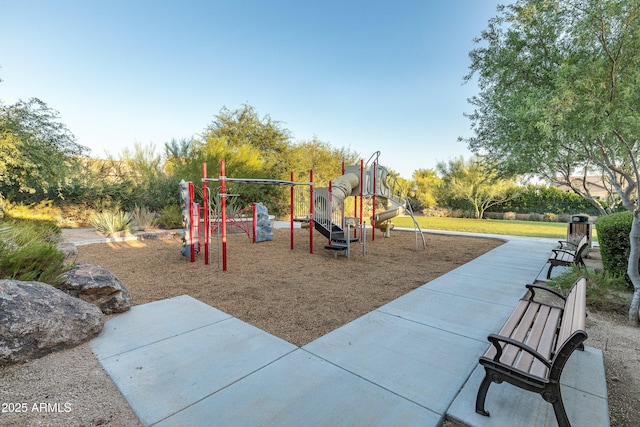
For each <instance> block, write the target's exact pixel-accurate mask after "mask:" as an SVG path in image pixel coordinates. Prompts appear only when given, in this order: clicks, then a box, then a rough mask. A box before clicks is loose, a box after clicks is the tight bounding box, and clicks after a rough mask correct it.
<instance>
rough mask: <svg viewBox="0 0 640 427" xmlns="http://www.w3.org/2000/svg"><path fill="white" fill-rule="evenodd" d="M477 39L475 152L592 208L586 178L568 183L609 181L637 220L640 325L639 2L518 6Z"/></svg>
mask: <svg viewBox="0 0 640 427" xmlns="http://www.w3.org/2000/svg"><path fill="white" fill-rule="evenodd" d="M476 41H477V44H478V47H476V48H475V49H474V50H473V51H472V52H471V53H470V57H471V66H470V73H469V75H468V76H467V79H469V80H470V79H472V78H473V77H477V79H478V83H479V88H480V92H479V93H478V94H477V95H476V96H474V97H473V98H471V99H470V103H471V105H472V106H473V107H474V110H473V112H472V113H471V114H469V115H468V117H469V118H470V120H471V125H472V129H473V130H474V134H475V135H474V136H473V137H471V138H469V139H467V142H468V144H469V146H470V148H471V149H472V150H474V151H475V152H481V153H484V154H486V155H487V156H489V157H490V158H492V159H494V160H495V161H496V162H498V164H500V165H501V166H502V167H504V168H505V169H509V170H511V171H513V172H517V173H537V174H540V175H542V176H545V177H548V178H550V179H551V180H552V181H560V182H561V183H563V184H566V185H570V186H571V187H572V188H573V189H574V190H575V191H577V192H580V193H581V194H582V195H583V196H584V197H585V198H587V199H588V200H590V201H592V203H594V205H596V206H598V205H600V204H599V203H598V201H597V200H596V199H594V198H593V197H591V196H590V194H589V193H588V191H587V190H586V189H585V188H579V185H576V182H577V183H578V184H579V183H580V180H578V181H573V182H572V181H571V180H570V179H567V178H568V177H569V176H570V175H572V174H575V173H576V172H579V173H581V174H582V175H586V174H597V175H601V176H603V177H605V178H606V181H607V183H608V184H609V185H610V186H611V188H612V189H614V190H615V193H616V197H617V199H618V200H619V203H621V204H622V205H624V207H625V208H626V209H628V210H631V211H633V212H634V221H633V225H632V229H631V233H630V246H631V251H630V256H629V263H628V270H627V272H628V274H629V277H630V279H631V282H632V283H633V285H634V288H635V292H634V296H633V299H632V303H631V306H630V309H629V318H630V320H631V321H632V322H633V323H635V324H638V322H639V308H640V273H639V271H638V263H639V261H640V206H639V205H638V195H639V191H640V190H639V188H638V184H639V183H640V168H639V167H638V162H639V161H640V140H639V138H640V110H639V109H638V105H639V104H640V84H639V83H640V2H638V1H637V0H633V1H630V0H519V1H517V2H516V3H515V4H513V5H509V6H501V7H499V8H498V16H497V17H495V18H493V19H491V20H490V21H489V24H488V28H487V29H486V30H485V31H483V32H482V34H481V35H480V37H479V38H478V39H477V40H476ZM600 210H601V212H602V213H606V210H605V209H604V208H603V207H602V206H600Z"/></svg>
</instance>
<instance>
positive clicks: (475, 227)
mask: <svg viewBox="0 0 640 427" xmlns="http://www.w3.org/2000/svg"><path fill="white" fill-rule="evenodd" d="M416 220H417V221H418V224H419V225H420V228H421V229H423V230H447V231H465V232H469V233H486V234H505V235H510V236H528V237H551V238H554V239H555V238H557V239H559V240H564V239H566V238H567V223H566V222H537V221H508V220H492V219H470V218H436V217H427V216H416ZM393 223H394V224H395V225H396V227H403V228H404V227H406V228H413V221H411V218H409V217H396V218H393ZM592 233H593V236H592V238H593V239H594V240H597V237H598V236H597V233H596V230H595V227H593V229H592Z"/></svg>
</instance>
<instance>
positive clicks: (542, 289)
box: [526, 284, 567, 301]
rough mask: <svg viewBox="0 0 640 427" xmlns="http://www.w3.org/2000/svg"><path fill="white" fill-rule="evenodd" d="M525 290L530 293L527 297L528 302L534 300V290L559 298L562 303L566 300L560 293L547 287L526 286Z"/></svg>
mask: <svg viewBox="0 0 640 427" xmlns="http://www.w3.org/2000/svg"><path fill="white" fill-rule="evenodd" d="M526 288H527V289H528V290H529V291H531V295H530V296H529V301H534V298H535V296H536V289H538V290H541V291H546V292H549V293H551V294H553V295H555V296H557V297H558V298H561V299H562V301H566V300H567V298H566V297H565V296H564V295H562V294H561V293H560V292H558V291H556V290H555V289H553V288H550V287H548V286H543V285H534V284H529V285H526Z"/></svg>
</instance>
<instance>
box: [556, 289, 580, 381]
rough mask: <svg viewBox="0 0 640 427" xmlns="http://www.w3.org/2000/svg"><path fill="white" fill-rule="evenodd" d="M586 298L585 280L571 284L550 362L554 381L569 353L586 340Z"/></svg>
mask: <svg viewBox="0 0 640 427" xmlns="http://www.w3.org/2000/svg"><path fill="white" fill-rule="evenodd" d="M586 298H587V279H585V278H584V277H581V278H579V279H578V280H577V281H576V282H575V283H574V284H573V286H572V287H571V290H570V291H569V294H568V295H567V298H566V301H565V305H564V311H563V314H562V320H561V321H560V327H559V331H558V338H557V341H556V350H555V352H554V356H553V359H552V361H551V364H552V367H553V368H552V370H551V373H550V378H553V377H554V376H557V378H556V379H557V380H559V379H560V373H562V368H563V367H564V364H565V363H566V361H567V359H568V358H569V356H570V355H571V353H573V351H574V350H575V349H576V348H578V347H579V346H580V345H582V342H583V341H584V340H586V339H587V332H586V318H587V303H586ZM554 371H555V372H554Z"/></svg>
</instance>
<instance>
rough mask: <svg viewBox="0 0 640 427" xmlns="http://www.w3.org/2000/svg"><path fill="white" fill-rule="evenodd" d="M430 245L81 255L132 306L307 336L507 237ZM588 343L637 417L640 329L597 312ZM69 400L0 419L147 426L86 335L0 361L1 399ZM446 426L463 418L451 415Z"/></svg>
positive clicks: (233, 244)
mask: <svg viewBox="0 0 640 427" xmlns="http://www.w3.org/2000/svg"><path fill="white" fill-rule="evenodd" d="M426 239H427V250H426V251H424V250H419V251H415V248H416V241H415V236H414V234H413V233H400V232H394V233H393V237H391V238H389V239H385V238H383V237H382V236H381V234H377V235H376V240H375V242H372V241H371V238H370V236H369V238H368V240H367V245H366V252H367V253H366V256H365V257H363V256H362V246H361V245H359V244H356V245H354V248H353V251H352V253H351V261H348V260H347V259H346V257H345V256H344V254H342V253H341V254H338V256H337V257H335V258H334V254H333V253H331V252H328V251H326V250H325V249H324V245H325V243H326V241H325V240H324V239H321V238H320V237H319V236H318V235H317V234H315V235H314V243H315V244H314V254H309V239H308V232H306V231H302V230H298V231H296V233H295V248H294V250H293V251H291V250H290V249H289V236H288V231H284V230H276V235H275V239H274V241H272V242H264V243H259V244H251V242H250V240H249V239H248V238H247V236H246V235H234V236H229V240H228V271H227V272H222V271H220V270H219V269H218V268H217V252H216V251H217V249H216V248H212V253H211V265H209V266H205V265H204V264H203V260H202V255H200V256H199V258H198V261H197V262H196V263H189V262H188V260H187V259H186V258H184V257H183V256H182V255H180V253H179V248H180V246H181V243H180V239H179V238H178V237H167V238H163V239H160V240H143V241H129V242H122V243H109V244H92V245H87V246H79V247H78V257H77V260H78V261H89V262H94V263H97V264H99V265H102V266H103V267H105V268H107V269H109V270H111V271H112V272H113V273H114V274H116V276H118V278H119V279H120V280H121V281H122V282H123V283H124V284H125V285H126V286H127V288H128V289H129V291H130V293H131V296H132V302H133V304H134V305H138V304H144V303H147V302H150V301H155V300H159V299H164V298H170V297H173V296H177V295H182V294H188V295H190V296H192V297H194V298H197V299H199V300H201V301H203V302H205V303H207V304H210V305H212V306H214V307H216V308H218V309H220V310H223V311H225V312H227V313H229V314H231V315H233V316H235V317H237V318H239V319H241V320H243V321H246V322H248V323H251V324H253V325H255V326H257V327H259V328H261V329H264V330H266V331H268V332H270V333H272V334H274V335H277V336H279V337H280V338H283V339H285V340H287V341H289V342H291V343H293V344H296V345H299V346H300V345H304V344H306V343H308V342H309V341H312V340H313V339H315V338H317V337H320V336H322V335H324V334H326V333H327V332H329V331H331V330H333V329H336V328H337V327H339V326H340V325H342V324H344V323H347V322H349V321H351V320H353V319H355V318H357V317H359V316H361V315H363V314H365V313H367V312H369V311H371V310H373V309H375V308H377V307H379V306H381V305H383V304H384V303H386V302H388V301H390V300H392V299H394V298H396V297H398V296H400V295H402V294H404V293H406V292H408V291H409V290H411V289H414V288H416V287H418V286H420V285H422V284H424V283H426V282H428V281H430V280H432V279H434V278H436V277H438V276H440V275H442V274H444V273H446V272H448V271H450V270H451V269H453V268H455V267H456V266H458V265H461V264H463V263H465V262H467V261H469V260H471V259H473V258H476V257H477V256H479V255H481V254H482V253H484V252H486V251H488V250H490V249H492V248H494V247H496V246H498V245H500V244H501V242H500V241H496V240H490V239H479V238H472V237H453V236H443V235H430V234H428V235H427V236H426ZM587 326H588V333H589V339H588V341H587V345H589V346H592V347H596V348H601V349H603V351H604V355H605V367H606V372H607V387H608V391H609V406H610V417H611V425H612V426H621V427H626V426H629V427H631V426H635V427H637V426H640V416H639V415H638V410H637V408H638V407H640V339H639V336H640V331H639V330H638V329H637V328H633V327H630V326H628V325H627V323H626V319H625V318H624V316H620V315H612V314H610V313H592V312H590V313H589V319H588V323H587ZM10 401H16V402H21V401H25V402H29V404H31V403H35V402H60V404H61V407H63V408H66V406H62V404H63V403H69V404H70V405H71V410H70V411H69V412H68V413H57V414H51V413H41V412H40V413H39V412H35V413H34V412H33V411H31V412H29V413H22V414H16V413H13V414H6V413H0V426H5V425H6V426H22V425H47V426H48V425H51V426H58V425H60V426H62V425H64V426H98V425H108V426H118V427H119V426H136V425H140V424H139V422H138V420H137V418H136V417H135V414H133V411H132V410H131V408H130V407H129V406H128V404H127V402H126V401H125V400H124V398H123V397H122V395H121V394H120V393H119V392H118V390H117V388H116V387H115V385H114V384H113V382H112V381H111V380H110V378H109V377H108V375H107V374H106V373H105V372H104V371H103V370H102V368H101V366H100V364H99V362H98V361H97V360H96V358H95V357H94V356H93V355H92V353H91V349H90V346H89V344H88V343H87V344H83V345H81V346H78V347H76V348H74V349H71V350H66V351H62V352H57V353H54V354H51V355H48V356H46V357H44V358H42V359H38V360H34V361H31V362H28V363H25V364H23V365H17V366H12V367H5V368H0V402H10ZM445 425H454V424H453V423H450V422H448V421H447V422H445Z"/></svg>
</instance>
